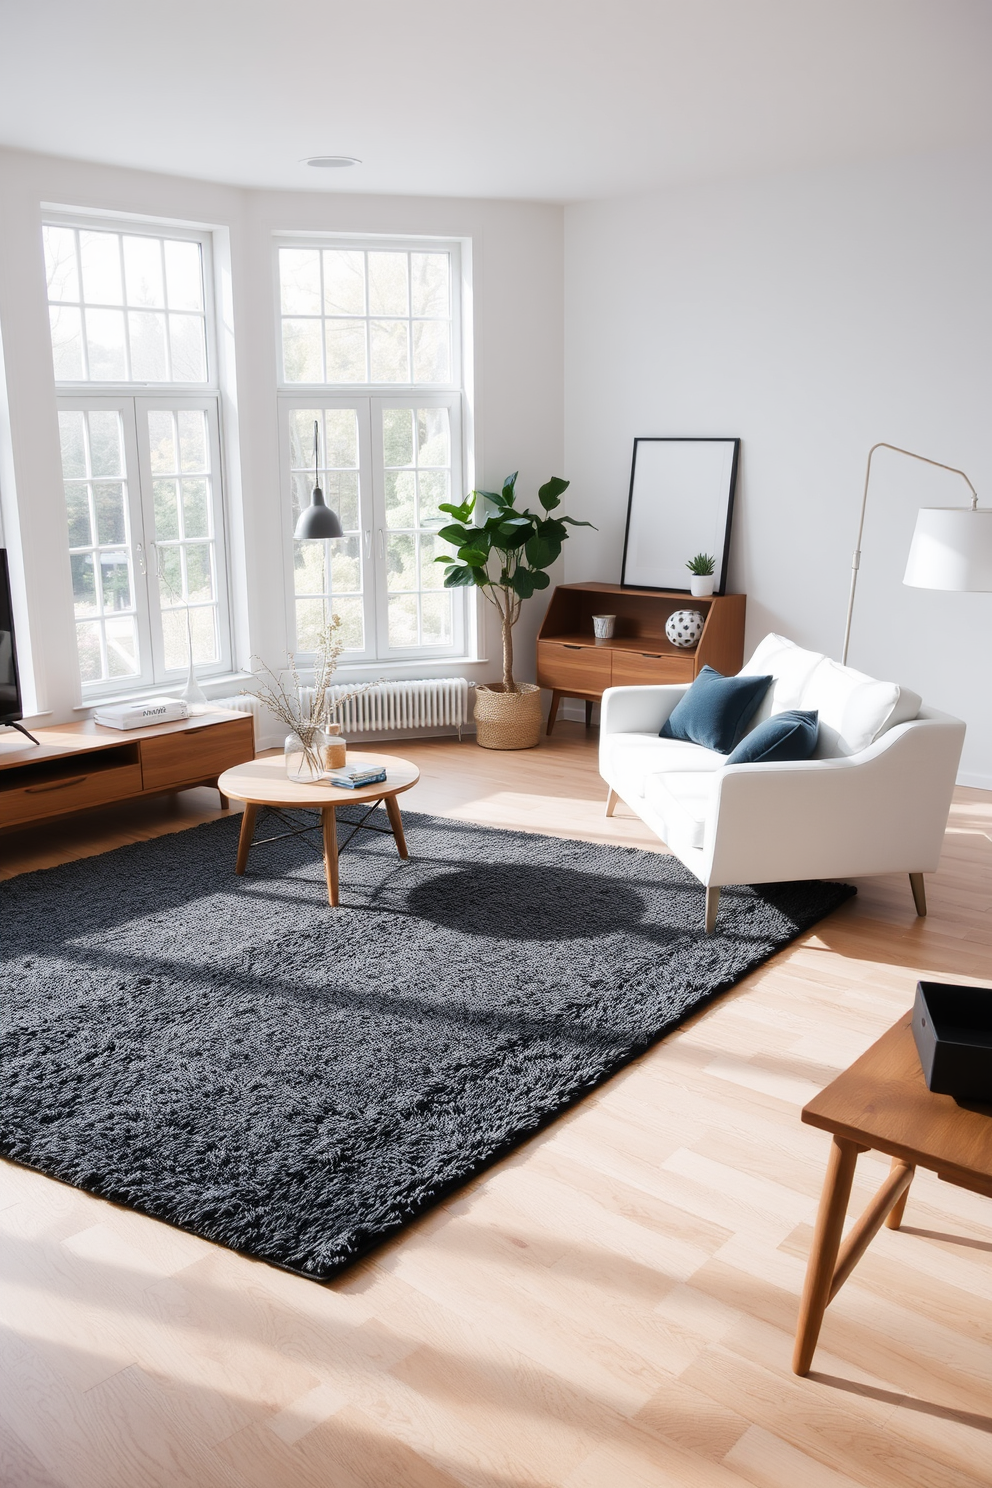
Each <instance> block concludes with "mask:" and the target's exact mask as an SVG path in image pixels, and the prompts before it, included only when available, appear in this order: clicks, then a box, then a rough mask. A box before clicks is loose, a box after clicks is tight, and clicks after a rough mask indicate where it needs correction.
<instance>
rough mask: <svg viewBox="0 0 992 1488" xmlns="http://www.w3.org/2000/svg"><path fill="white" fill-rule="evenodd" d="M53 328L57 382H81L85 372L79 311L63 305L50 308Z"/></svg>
mask: <svg viewBox="0 0 992 1488" xmlns="http://www.w3.org/2000/svg"><path fill="white" fill-rule="evenodd" d="M48 318H49V321H50V323H51V328H52V359H53V361H54V363H55V380H56V382H81V381H82V380H83V378H84V377H85V376H86V373H85V371H84V370H83V336H82V329H81V325H82V321H81V317H80V314H79V311H78V310H74V309H72V308H70V307H69V306H66V305H63V306H62V307H61V308H56V307H55V306H54V305H52V306H50V307H49V311H48Z"/></svg>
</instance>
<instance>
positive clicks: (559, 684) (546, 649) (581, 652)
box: [537, 641, 610, 692]
mask: <svg viewBox="0 0 992 1488" xmlns="http://www.w3.org/2000/svg"><path fill="white" fill-rule="evenodd" d="M537 680H538V683H539V684H540V686H541V687H551V688H556V689H557V690H558V691H559V692H567V691H568V689H569V688H570V687H574V688H576V690H577V691H578V692H604V691H605V690H606V688H607V687H609V685H610V653H609V651H607V650H605V649H600V648H598V647H596V646H569V645H567V644H566V643H565V642H563V641H538V643H537Z"/></svg>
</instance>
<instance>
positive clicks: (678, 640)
mask: <svg viewBox="0 0 992 1488" xmlns="http://www.w3.org/2000/svg"><path fill="white" fill-rule="evenodd" d="M702 633H703V617H702V615H701V614H700V613H699V611H698V610H676V611H675V613H674V614H672V615H669V617H668V619H667V620H666V621H665V634H666V635H667V637H668V639H669V640H670V641H671V643H672V645H673V646H681V647H682V648H683V650H688V649H689V648H690V647H692V646H695V644H696V642H697V641H698V640H699V637H700V636H701V635H702Z"/></svg>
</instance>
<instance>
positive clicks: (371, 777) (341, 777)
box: [324, 765, 386, 790]
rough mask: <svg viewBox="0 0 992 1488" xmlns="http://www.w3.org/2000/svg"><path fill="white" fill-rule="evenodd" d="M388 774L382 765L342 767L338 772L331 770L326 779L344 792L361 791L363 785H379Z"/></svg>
mask: <svg viewBox="0 0 992 1488" xmlns="http://www.w3.org/2000/svg"><path fill="white" fill-rule="evenodd" d="M385 778H386V772H385V770H384V769H383V768H382V766H381V765H342V766H341V768H340V769H338V770H329V771H328V773H327V774H326V775H325V777H324V779H325V780H328V781H330V783H331V785H339V786H341V787H342V788H343V789H344V790H360V789H361V787H362V786H363V785H378V784H379V782H380V781H381V780H385Z"/></svg>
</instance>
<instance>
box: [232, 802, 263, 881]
mask: <svg viewBox="0 0 992 1488" xmlns="http://www.w3.org/2000/svg"><path fill="white" fill-rule="evenodd" d="M257 813H258V807H257V806H253V805H252V804H251V802H250V801H248V802H246V804H245V810H244V815H243V816H242V818H241V836H240V837H239V838H238V861H237V862H236V863H235V865H234V871H235V873H244V871H245V869H246V868H247V867H248V854H249V852H250V851H251V839H252V835H253V833H254V831H255V817H256V815H257Z"/></svg>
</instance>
